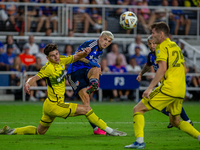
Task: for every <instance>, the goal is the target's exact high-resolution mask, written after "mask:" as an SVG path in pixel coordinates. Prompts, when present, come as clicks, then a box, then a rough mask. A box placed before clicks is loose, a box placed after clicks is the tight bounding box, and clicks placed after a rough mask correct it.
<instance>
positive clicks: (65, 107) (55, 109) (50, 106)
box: [40, 98, 77, 126]
mask: <svg viewBox="0 0 200 150" xmlns="http://www.w3.org/2000/svg"><path fill="white" fill-rule="evenodd" d="M76 108H77V104H74V103H64V102H63V101H62V102H51V101H50V100H49V99H48V98H47V99H46V100H45V102H44V104H43V116H42V118H41V120H40V124H41V125H43V126H50V125H51V123H52V122H53V121H54V119H55V118H56V117H61V118H64V119H66V118H67V117H72V116H74V114H75V112H76Z"/></svg>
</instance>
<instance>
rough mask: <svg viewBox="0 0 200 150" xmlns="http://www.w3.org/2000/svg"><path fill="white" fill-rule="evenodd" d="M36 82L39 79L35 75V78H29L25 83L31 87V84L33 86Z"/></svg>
mask: <svg viewBox="0 0 200 150" xmlns="http://www.w3.org/2000/svg"><path fill="white" fill-rule="evenodd" d="M37 80H40V77H39V76H37V75H35V76H33V77H31V78H29V79H28V80H27V81H26V83H27V84H29V85H32V84H33V83H34V82H36V81H37Z"/></svg>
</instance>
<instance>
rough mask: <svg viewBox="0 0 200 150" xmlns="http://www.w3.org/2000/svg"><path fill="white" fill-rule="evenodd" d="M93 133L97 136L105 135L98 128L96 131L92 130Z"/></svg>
mask: <svg viewBox="0 0 200 150" xmlns="http://www.w3.org/2000/svg"><path fill="white" fill-rule="evenodd" d="M93 132H94V134H98V135H106V132H105V131H103V130H101V129H99V128H98V129H97V130H96V131H94V130H93Z"/></svg>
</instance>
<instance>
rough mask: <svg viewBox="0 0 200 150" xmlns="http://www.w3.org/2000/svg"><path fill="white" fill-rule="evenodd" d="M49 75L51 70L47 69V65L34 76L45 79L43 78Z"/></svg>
mask: <svg viewBox="0 0 200 150" xmlns="http://www.w3.org/2000/svg"><path fill="white" fill-rule="evenodd" d="M50 74H51V69H49V67H48V63H47V64H46V65H45V66H43V67H42V68H41V69H40V71H39V72H38V73H37V74H36V75H37V76H38V77H40V78H41V79H42V78H45V77H49V75H50Z"/></svg>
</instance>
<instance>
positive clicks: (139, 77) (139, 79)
mask: <svg viewBox="0 0 200 150" xmlns="http://www.w3.org/2000/svg"><path fill="white" fill-rule="evenodd" d="M141 78H142V75H141V74H139V75H138V76H137V78H136V80H137V81H138V82H140V81H141Z"/></svg>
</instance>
